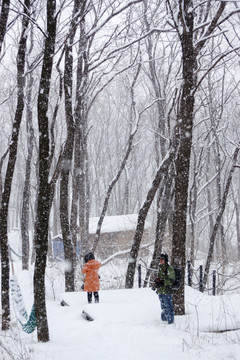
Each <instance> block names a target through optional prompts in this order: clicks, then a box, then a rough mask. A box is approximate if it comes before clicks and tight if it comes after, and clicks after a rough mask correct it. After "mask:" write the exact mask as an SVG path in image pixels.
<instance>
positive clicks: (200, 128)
mask: <svg viewBox="0 0 240 360" xmlns="http://www.w3.org/2000/svg"><path fill="white" fill-rule="evenodd" d="M0 7H1V13H0V75H1V79H2V80H1V84H2V85H1V89H0V108H1V112H0V126H1V133H0V137H1V138H0V169H1V176H0V224H1V227H0V244H1V307H2V309H1V310H2V331H6V330H8V329H9V326H10V321H11V312H10V287H9V278H10V265H11V259H10V252H11V251H10V250H9V233H10V232H11V231H12V230H15V229H18V230H19V232H20V234H21V235H20V238H21V254H22V269H23V270H28V269H29V267H30V266H33V267H34V275H33V277H34V279H33V284H34V303H35V313H36V322H37V334H38V341H39V342H47V341H48V340H49V330H48V319H47V313H46V301H45V271H46V267H47V266H48V261H49V258H50V255H49V251H50V250H49V249H50V248H51V246H52V245H51V241H52V239H53V238H54V236H56V235H58V234H61V236H62V239H63V245H64V254H65V260H66V261H67V262H68V264H69V268H68V269H67V270H66V272H65V275H64V276H65V291H66V292H74V291H75V290H76V284H75V282H76V273H75V270H76V267H77V266H78V265H79V262H80V266H81V262H82V261H83V257H84V255H85V253H86V252H87V251H89V250H91V249H92V250H94V251H96V250H97V248H98V247H99V246H100V243H101V226H102V223H103V220H104V217H105V216H114V215H126V214H138V218H137V224H136V229H135V233H134V236H133V238H132V242H131V244H130V246H129V251H128V253H127V255H126V256H127V257H128V262H127V266H126V269H125V274H126V277H125V288H126V289H130V288H132V287H133V284H134V277H135V276H136V266H137V261H138V256H139V250H140V249H141V246H142V237H143V231H144V225H145V222H146V221H148V222H149V223H150V226H151V231H150V234H151V235H150V243H151V245H152V252H151V258H149V259H148V260H149V263H148V265H149V267H150V269H156V267H157V264H156V259H157V256H158V255H159V254H160V253H161V252H162V251H163V250H165V249H167V250H168V252H169V257H170V258H171V263H172V264H174V265H177V266H180V267H181V268H182V269H183V270H184V269H185V265H186V261H187V260H189V261H191V264H192V265H193V266H194V264H195V261H196V260H197V259H198V258H199V256H201V258H203V259H204V264H203V265H204V270H205V274H208V273H209V271H210V267H211V264H212V262H213V261H215V262H217V263H218V264H220V265H219V266H221V269H224V268H225V267H226V266H227V264H228V262H229V261H230V260H231V262H235V263H237V262H238V261H239V259H240V215H239V211H240V173H239V171H240V157H239V150H240V145H239V144H240V133H239V132H240V130H239V111H240V104H239V97H240V75H239V74H240V71H239V70H240V2H237V1H231V2H230V1H229V2H225V1H217V0H216V1H215V0H206V1H205V0H122V1H118V0H48V1H44V0H12V1H10V0H1V1H0ZM91 217H98V218H99V221H98V225H97V230H96V235H95V240H94V243H93V244H91V246H90V245H89V242H88V239H89V219H90V218H91ZM77 244H80V257H77V255H76V251H77V250H76V249H77ZM150 276H151V274H148V278H150ZM146 281H147V280H146ZM203 281H204V282H205V283H206V281H207V278H206V276H205V277H204V280H203ZM184 296H185V294H184V284H182V286H181V289H180V291H179V292H178V294H177V295H176V299H175V303H176V311H177V314H179V315H181V314H184V312H185V308H184Z"/></svg>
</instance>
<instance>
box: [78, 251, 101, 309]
mask: <svg viewBox="0 0 240 360" xmlns="http://www.w3.org/2000/svg"><path fill="white" fill-rule="evenodd" d="M84 261H85V265H84V267H83V269H82V273H83V274H85V275H86V276H85V280H84V288H83V290H84V291H87V299H88V303H91V302H92V294H93V295H94V300H95V303H98V302H99V294H98V291H99V290H100V281H99V278H100V277H99V275H98V270H99V268H100V266H101V263H100V262H99V261H97V260H95V257H94V254H93V253H92V252H89V253H88V254H86V255H85V256H84Z"/></svg>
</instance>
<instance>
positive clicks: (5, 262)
mask: <svg viewBox="0 0 240 360" xmlns="http://www.w3.org/2000/svg"><path fill="white" fill-rule="evenodd" d="M29 11H30V0H25V2H24V9H23V16H22V31H21V36H20V40H19V48H18V54H17V91H18V93H17V106H16V112H15V117H14V122H13V127H12V138H11V143H10V147H9V158H8V164H7V171H6V175H5V182H4V190H3V194H2V207H1V211H0V222H1V229H0V243H1V265H2V281H1V295H2V330H7V329H8V328H9V321H10V304H9V254H8V230H7V224H8V207H9V199H10V195H11V188H12V179H13V173H14V169H15V163H16V158H17V146H18V136H19V131H20V125H21V120H22V115H23V109H24V88H25V76H24V70H25V56H26V45H27V28H28V24H29Z"/></svg>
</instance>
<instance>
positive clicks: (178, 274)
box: [170, 266, 183, 291]
mask: <svg viewBox="0 0 240 360" xmlns="http://www.w3.org/2000/svg"><path fill="white" fill-rule="evenodd" d="M173 268H174V272H175V281H174V283H173V284H172V285H171V286H170V287H171V290H173V291H176V290H178V289H179V288H180V285H181V281H182V273H183V272H182V269H180V268H179V267H177V266H173Z"/></svg>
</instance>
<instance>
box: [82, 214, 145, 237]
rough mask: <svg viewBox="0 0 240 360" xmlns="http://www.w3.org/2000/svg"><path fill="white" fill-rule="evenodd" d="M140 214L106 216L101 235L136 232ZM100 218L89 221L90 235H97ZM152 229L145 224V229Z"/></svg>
mask: <svg viewBox="0 0 240 360" xmlns="http://www.w3.org/2000/svg"><path fill="white" fill-rule="evenodd" d="M137 219H138V214H128V215H115V216H105V217H104V220H103V224H102V227H101V233H109V232H117V231H128V230H135V229H136V226H137ZM98 220H99V217H92V218H90V219H89V234H95V233H96V230H97V223H98ZM149 227H150V225H149V223H147V222H145V229H148V228H149Z"/></svg>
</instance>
